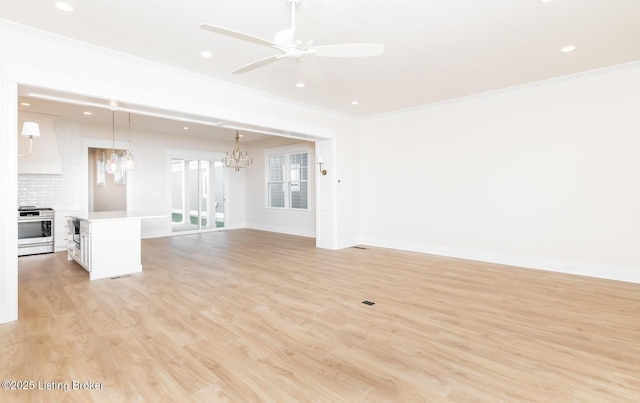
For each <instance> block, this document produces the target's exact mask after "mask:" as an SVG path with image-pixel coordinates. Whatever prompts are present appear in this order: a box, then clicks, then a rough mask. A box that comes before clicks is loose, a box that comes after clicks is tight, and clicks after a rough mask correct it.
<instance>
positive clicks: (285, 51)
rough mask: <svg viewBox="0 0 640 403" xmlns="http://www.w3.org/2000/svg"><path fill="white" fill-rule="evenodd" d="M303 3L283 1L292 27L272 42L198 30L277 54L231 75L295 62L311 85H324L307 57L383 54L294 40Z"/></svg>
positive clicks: (373, 47) (212, 28)
mask: <svg viewBox="0 0 640 403" xmlns="http://www.w3.org/2000/svg"><path fill="white" fill-rule="evenodd" d="M301 1H302V0H285V2H286V3H288V4H289V5H290V6H291V27H290V28H285V29H283V30H281V31H279V32H277V33H276V34H275V36H274V39H273V41H270V40H268V39H264V38H259V37H257V36H253V35H250V34H247V33H244V32H238V31H234V30H232V29H228V28H224V27H220V26H217V25H211V24H206V23H205V24H201V25H200V28H202V29H204V30H206V31H209V32H213V33H216V34H221V35H226V36H228V37H231V38H235V39H240V40H243V41H246V42H251V43H254V44H256V45H262V46H268V47H270V48H274V49H277V50H279V51H280V53H278V54H276V55H273V56H269V57H266V58H264V59H261V60H257V61H254V62H252V63H249V64H247V65H245V66H242V67H240V68H238V69H236V70H234V71H233V74H244V73H247V72H249V71H252V70H255V69H257V68H260V67H264V66H267V65H269V64H271V63H275V62H277V61H279V60H281V59H289V60H294V61H296V62H298V63H300V66H301V70H302V73H303V74H305V75H307V76H308V77H309V78H310V79H312V80H314V81H323V80H324V73H323V72H322V71H321V70H320V68H319V67H318V66H317V65H316V64H315V63H313V61H312V60H310V58H309V57H308V56H317V57H371V56H380V55H382V54H383V53H384V45H381V44H370V43H343V44H333V45H321V46H313V45H312V44H313V40H311V39H310V40H308V41H306V42H302V41H300V40H296V39H295V33H296V6H297V5H298V4H300V2H301Z"/></svg>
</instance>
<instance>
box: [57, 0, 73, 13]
mask: <svg viewBox="0 0 640 403" xmlns="http://www.w3.org/2000/svg"><path fill="white" fill-rule="evenodd" d="M53 5H54V6H56V8H57V9H58V10H60V11H64V12H65V13H72V12H73V6H72V5H71V4H69V3H67V2H66V1H56V2H55V3H53Z"/></svg>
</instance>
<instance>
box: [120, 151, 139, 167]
mask: <svg viewBox="0 0 640 403" xmlns="http://www.w3.org/2000/svg"><path fill="white" fill-rule="evenodd" d="M137 165H138V162H137V161H136V157H135V156H134V155H133V151H131V149H128V150H127V152H126V153H125V155H124V157H123V159H122V166H123V168H124V169H126V170H127V171H131V170H132V169H136V166H137Z"/></svg>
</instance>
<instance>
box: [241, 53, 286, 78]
mask: <svg viewBox="0 0 640 403" xmlns="http://www.w3.org/2000/svg"><path fill="white" fill-rule="evenodd" d="M282 57H283V55H275V56H269V57H265V58H264V59H261V60H258V61H257V62H253V63H249V64H247V65H246V66H242V67H240V68H239V69H236V70H234V71H233V74H242V73H246V72H248V71H251V70H255V69H257V68H258V67H262V66H266V65H267V64H271V63H273V62H276V61H278V60H280V59H282Z"/></svg>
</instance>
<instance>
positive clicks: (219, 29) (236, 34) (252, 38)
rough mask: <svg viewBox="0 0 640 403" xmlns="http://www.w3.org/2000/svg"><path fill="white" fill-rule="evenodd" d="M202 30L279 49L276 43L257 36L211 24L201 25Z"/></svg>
mask: <svg viewBox="0 0 640 403" xmlns="http://www.w3.org/2000/svg"><path fill="white" fill-rule="evenodd" d="M200 28H202V29H204V30H205V31H210V32H214V33H216V34H221V35H226V36H230V37H232V38H236V39H241V40H243V41H247V42H252V43H255V44H258V45H263V46H269V47H272V48H278V45H276V44H275V43H273V42H271V41H269V40H266V39H262V38H258V37H257V36H253V35H249V34H245V33H243V32H238V31H234V30H232V29H228V28H223V27H218V26H216V25H211V24H200Z"/></svg>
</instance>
